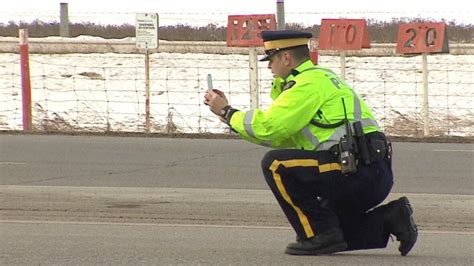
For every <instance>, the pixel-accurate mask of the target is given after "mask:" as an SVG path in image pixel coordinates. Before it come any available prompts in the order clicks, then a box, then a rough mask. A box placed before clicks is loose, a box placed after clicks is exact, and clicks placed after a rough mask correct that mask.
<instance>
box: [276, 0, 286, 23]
mask: <svg viewBox="0 0 474 266" xmlns="http://www.w3.org/2000/svg"><path fill="white" fill-rule="evenodd" d="M284 29H285V3H284V0H277V30H284Z"/></svg>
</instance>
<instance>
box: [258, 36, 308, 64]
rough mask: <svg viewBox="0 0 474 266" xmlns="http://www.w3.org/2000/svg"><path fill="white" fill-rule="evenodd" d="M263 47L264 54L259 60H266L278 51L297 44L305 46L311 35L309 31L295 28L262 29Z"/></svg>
mask: <svg viewBox="0 0 474 266" xmlns="http://www.w3.org/2000/svg"><path fill="white" fill-rule="evenodd" d="M261 36H262V40H263V48H264V49H265V54H266V56H265V57H263V58H262V59H260V61H268V60H270V57H272V55H274V54H275V53H276V52H278V51H282V50H286V49H291V48H294V47H298V46H304V45H305V46H307V45H308V39H309V38H311V37H312V36H313V35H312V34H311V33H309V32H302V31H295V30H275V31H262V32H261Z"/></svg>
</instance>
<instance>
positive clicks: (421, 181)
mask: <svg viewBox="0 0 474 266" xmlns="http://www.w3.org/2000/svg"><path fill="white" fill-rule="evenodd" d="M393 148H394V159H393V171H394V175H395V184H394V188H393V191H394V192H411V193H436V194H463V195H473V193H474V189H473V188H474V144H466V143H463V144H457V143H394V145H393ZM0 149H1V152H0V167H1V170H2V171H1V172H0V185H34V186H37V185H41V186H112V187H117V186H118V187H175V188H245V189H267V185H266V184H265V181H264V178H263V175H262V173H261V169H260V162H261V159H262V157H263V155H264V154H265V152H266V151H268V150H269V149H268V148H265V147H260V146H257V145H253V144H250V143H247V142H245V141H242V140H229V139H169V138H140V137H97V136H59V135H52V136H51V135H49V136H43V135H32V136H31V135H30V136H28V135H0Z"/></svg>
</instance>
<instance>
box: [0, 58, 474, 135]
mask: <svg viewBox="0 0 474 266" xmlns="http://www.w3.org/2000/svg"><path fill="white" fill-rule="evenodd" d="M144 58H145V57H144V55H140V54H136V55H130V54H128V55H124V54H114V53H108V54H51V55H40V54H32V55H30V71H31V85H32V98H33V125H34V128H35V130H39V131H42V130H48V131H52V130H54V131H56V130H62V131H127V132H129V131H132V132H144V131H145V68H144V66H145V62H144V60H145V59H144ZM320 64H321V65H323V66H327V67H331V68H332V69H333V70H335V71H336V72H339V65H340V58H339V57H337V56H321V57H320ZM428 64H429V65H428V69H429V71H430V72H429V95H430V96H429V106H430V109H429V111H430V113H429V115H430V132H431V135H433V136H440V135H442V136H445V135H446V136H447V135H449V136H471V137H472V136H474V105H473V102H474V77H473V76H474V74H473V73H474V70H473V69H474V56H472V55H457V56H455V55H430V56H428ZM248 69H249V62H248V56H245V55H219V54H191V53H188V54H178V53H156V54H152V55H151V62H150V78H151V83H150V88H151V99H150V102H151V105H150V110H151V124H152V128H151V132H183V133H207V132H208V133H223V132H228V128H227V127H226V126H225V125H224V124H222V123H221V122H219V121H218V119H217V118H216V117H215V116H214V115H212V114H211V112H210V111H209V110H208V108H207V107H206V106H205V105H203V103H202V101H203V94H204V91H205V89H206V87H207V85H206V76H207V74H208V73H210V74H212V76H213V79H214V87H215V88H218V89H221V90H223V91H224V92H225V93H226V94H227V95H228V99H229V100H230V102H231V104H232V105H233V106H234V107H236V108H239V109H248V108H249V105H250V92H249V70H248ZM19 73H20V66H19V55H18V54H9V53H5V54H0V130H21V129H22V110H21V78H20V74H19ZM259 76H260V77H259V86H260V90H261V91H260V106H261V107H262V108H266V107H267V106H268V105H269V104H270V97H269V85H270V83H271V80H272V77H271V73H270V71H269V70H268V69H266V63H259ZM346 80H347V82H348V83H349V84H351V85H352V86H353V88H354V89H355V90H356V91H357V92H358V93H359V94H361V95H363V97H364V98H365V99H366V101H367V102H368V103H369V105H370V106H371V108H372V109H373V110H374V112H375V114H376V117H377V118H378V120H379V121H380V125H381V126H382V127H383V128H384V130H385V131H386V132H388V133H389V134H391V135H399V136H422V135H423V116H422V106H423V85H422V73H421V57H420V56H414V57H347V58H346Z"/></svg>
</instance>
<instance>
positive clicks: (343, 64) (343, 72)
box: [341, 51, 346, 81]
mask: <svg viewBox="0 0 474 266" xmlns="http://www.w3.org/2000/svg"><path fill="white" fill-rule="evenodd" d="M341 79H342V80H344V81H345V80H346V52H344V51H342V52H341Z"/></svg>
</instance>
